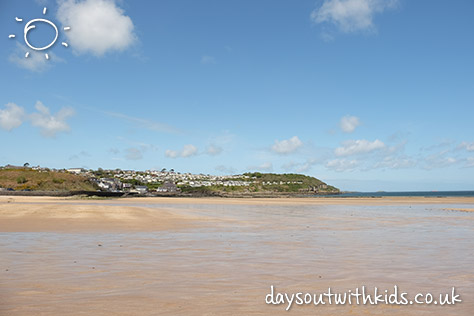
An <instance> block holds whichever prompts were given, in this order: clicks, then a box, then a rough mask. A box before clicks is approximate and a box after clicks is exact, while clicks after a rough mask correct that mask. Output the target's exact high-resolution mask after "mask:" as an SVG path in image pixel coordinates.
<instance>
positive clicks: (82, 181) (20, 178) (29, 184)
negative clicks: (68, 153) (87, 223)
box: [0, 168, 97, 191]
mask: <svg viewBox="0 0 474 316" xmlns="http://www.w3.org/2000/svg"><path fill="white" fill-rule="evenodd" d="M0 188H11V189H14V190H16V191H21V190H32V191H36V190H38V191H76V190H78V191H79V190H85V191H95V190H97V188H96V187H95V186H94V185H93V184H92V183H90V182H89V180H88V179H87V178H85V177H83V176H78V175H74V174H70V173H67V172H56V171H36V170H32V169H29V168H24V169H0Z"/></svg>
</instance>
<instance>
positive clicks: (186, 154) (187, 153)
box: [165, 145, 198, 158]
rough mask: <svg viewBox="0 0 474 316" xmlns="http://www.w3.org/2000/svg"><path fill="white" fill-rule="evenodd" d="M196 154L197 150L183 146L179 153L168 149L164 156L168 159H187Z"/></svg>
mask: <svg viewBox="0 0 474 316" xmlns="http://www.w3.org/2000/svg"><path fill="white" fill-rule="evenodd" d="M197 154H198V149H197V147H196V146H194V145H184V146H183V149H182V150H180V151H176V150H171V149H168V150H166V151H165V156H166V157H168V158H178V157H183V158H188V157H192V156H196V155H197Z"/></svg>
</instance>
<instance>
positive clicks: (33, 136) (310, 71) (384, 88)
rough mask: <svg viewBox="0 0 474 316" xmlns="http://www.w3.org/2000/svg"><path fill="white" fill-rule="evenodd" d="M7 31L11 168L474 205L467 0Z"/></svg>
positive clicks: (144, 6) (288, 8)
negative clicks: (200, 179)
mask: <svg viewBox="0 0 474 316" xmlns="http://www.w3.org/2000/svg"><path fill="white" fill-rule="evenodd" d="M44 7H46V8H47V11H46V14H44V15H43V8H44ZM15 17H18V18H22V19H23V21H21V22H18V21H16V20H15ZM35 18H45V19H48V20H50V21H51V22H53V23H54V24H55V25H57V26H58V34H59V35H58V40H57V42H56V43H55V44H54V45H53V46H52V47H51V48H50V49H48V50H47V51H35V50H32V49H31V48H29V47H27V46H26V44H25V41H24V38H23V34H24V30H23V28H24V26H25V24H26V23H27V22H28V21H29V20H31V19H35ZM36 25H37V28H36V29H34V30H31V31H30V32H29V33H28V37H27V38H28V40H29V42H31V43H30V44H31V45H32V46H33V47H41V46H46V45H47V44H48V43H50V42H51V41H52V39H54V35H55V31H54V29H53V28H52V27H51V26H49V25H47V24H45V23H41V22H38V23H36ZM65 26H70V27H71V29H70V30H69V31H65V30H64V29H63V28H64V27H65ZM0 29H1V31H2V32H1V38H0V54H1V55H0V65H1V66H0V67H1V70H2V71H1V73H0V85H1V91H2V92H1V94H0V140H1V144H2V146H1V148H2V149H1V150H0V165H5V164H23V163H25V162H29V163H30V164H31V165H41V166H48V167H54V168H67V167H87V168H98V167H101V168H123V169H137V170H145V169H161V168H168V169H171V168H174V169H175V170H177V171H181V172H193V173H210V174H229V173H242V172H246V171H253V170H259V171H263V172H278V173H280V172H296V173H304V174H308V175H312V176H315V177H318V178H320V179H322V180H324V181H326V182H328V183H330V184H334V185H336V186H338V187H340V188H341V189H343V190H361V191H371V190H469V189H470V190H472V189H474V182H473V180H472V179H473V178H474V177H473V176H474V124H473V118H474V58H472V56H474V41H473V40H472V39H473V32H474V31H473V30H474V2H472V1H470V0H457V1H421V0H420V1H408V0H324V1H314V0H311V1H306V0H301V1H289V0H286V1H281V0H272V1H263V0H262V1H243V0H239V1H217V0H214V1H192V0H189V1H181V0H173V1H153V2H152V1H130V0H120V1H118V0H117V1H112V0H84V1H77V0H76V1H72V0H71V1H51V0H50V1H44V0H31V1H30V0H21V1H13V0H12V1H9V0H8V1H7V0H6V1H2V2H1V3H0ZM11 34H14V35H16V37H15V38H9V35H11ZM62 42H64V43H67V44H68V47H64V46H63V45H62V44H61V43H62ZM27 51H29V52H30V55H29V57H28V58H25V57H24V56H25V53H26V52H27ZM45 53H48V56H49V60H46V58H45V55H44V54H45Z"/></svg>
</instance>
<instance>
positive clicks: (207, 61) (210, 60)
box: [201, 55, 216, 65]
mask: <svg viewBox="0 0 474 316" xmlns="http://www.w3.org/2000/svg"><path fill="white" fill-rule="evenodd" d="M215 63H216V59H215V58H214V57H212V56H208V55H204V56H202V57H201V64H204V65H206V64H215Z"/></svg>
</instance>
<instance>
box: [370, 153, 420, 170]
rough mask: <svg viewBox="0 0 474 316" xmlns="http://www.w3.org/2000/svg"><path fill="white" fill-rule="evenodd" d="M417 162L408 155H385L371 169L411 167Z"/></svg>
mask: <svg viewBox="0 0 474 316" xmlns="http://www.w3.org/2000/svg"><path fill="white" fill-rule="evenodd" d="M416 164H417V162H416V160H414V159H412V158H410V157H408V156H405V155H403V156H386V157H384V158H383V160H382V161H379V162H377V163H375V165H374V166H373V167H372V169H376V168H382V169H404V168H412V167H415V166H416Z"/></svg>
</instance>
